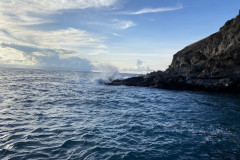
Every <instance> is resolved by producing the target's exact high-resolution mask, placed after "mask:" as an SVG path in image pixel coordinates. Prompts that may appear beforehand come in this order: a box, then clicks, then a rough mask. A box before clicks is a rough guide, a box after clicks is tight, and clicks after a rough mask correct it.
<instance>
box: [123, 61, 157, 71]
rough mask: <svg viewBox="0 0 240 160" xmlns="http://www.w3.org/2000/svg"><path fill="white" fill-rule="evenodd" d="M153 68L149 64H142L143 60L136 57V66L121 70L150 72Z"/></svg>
mask: <svg viewBox="0 0 240 160" xmlns="http://www.w3.org/2000/svg"><path fill="white" fill-rule="evenodd" d="M152 71H153V70H152V69H151V68H150V67H149V66H143V61H142V60H140V59H138V60H137V62H136V67H135V68H123V69H122V70H121V72H128V73H141V74H145V73H150V72H152Z"/></svg>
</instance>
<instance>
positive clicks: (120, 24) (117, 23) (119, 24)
mask: <svg viewBox="0 0 240 160" xmlns="http://www.w3.org/2000/svg"><path fill="white" fill-rule="evenodd" d="M112 22H113V23H114V24H113V25H114V27H115V28H117V29H128V28H130V27H134V26H136V24H135V23H134V22H133V21H130V20H119V19H114V20H112Z"/></svg>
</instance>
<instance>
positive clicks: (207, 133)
mask: <svg viewBox="0 0 240 160" xmlns="http://www.w3.org/2000/svg"><path fill="white" fill-rule="evenodd" d="M101 76H102V75H101V74H99V73H86V72H67V71H44V70H24V69H0V159H16V160H20V159H100V160H102V159H111V160H115V159H126V160H127V159H129V160H134V159H136V160H141V159H163V160H167V159H169V160H174V159H180V160H187V159H201V160H204V159H213V160H215V159H216V160H219V159H233V160H237V159H238V160H239V159H240V96H239V95H233V94H217V93H204V92H188V91H168V90H158V89H151V88H141V87H126V86H105V85H99V84H98V83H96V81H95V80H94V79H97V78H98V77H101Z"/></svg>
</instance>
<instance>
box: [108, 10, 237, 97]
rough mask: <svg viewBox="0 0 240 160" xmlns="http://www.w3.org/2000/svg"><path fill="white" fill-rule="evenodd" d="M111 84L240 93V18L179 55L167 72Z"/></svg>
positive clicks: (175, 57)
mask: <svg viewBox="0 0 240 160" xmlns="http://www.w3.org/2000/svg"><path fill="white" fill-rule="evenodd" d="M109 85H128V86H145V87H155V88H162V89H178V90H205V91H226V92H239V93H240V15H238V16H237V17H236V18H234V19H232V20H229V21H227V22H226V23H225V25H224V26H223V27H222V28H221V29H220V31H219V32H217V33H215V34H213V35H211V36H209V37H207V38H205V39H202V40H200V41H198V42H196V43H194V44H191V45H189V46H187V47H186V48H184V49H183V50H181V51H179V52H177V53H176V54H175V55H174V57H173V60H172V63H171V65H170V66H169V68H168V69H167V70H166V71H164V72H162V71H157V72H152V73H150V74H147V75H146V76H140V77H133V78H129V79H125V80H115V81H113V82H111V83H110V84H109Z"/></svg>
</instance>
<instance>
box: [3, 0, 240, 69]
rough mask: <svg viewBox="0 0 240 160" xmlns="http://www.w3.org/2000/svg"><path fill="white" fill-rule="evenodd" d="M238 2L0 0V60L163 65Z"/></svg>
mask: <svg viewBox="0 0 240 160" xmlns="http://www.w3.org/2000/svg"><path fill="white" fill-rule="evenodd" d="M239 9H240V1H239V0H221V1H220V0H41V1H39V0H21V1H19V0H1V2H0V65H1V66H7V67H9V66H10V67H11V66H12V67H26V68H52V69H55V68H56V69H73V70H84V71H90V70H101V69H104V68H106V67H107V66H115V67H117V68H118V70H119V71H120V72H140V71H142V72H149V71H151V70H164V69H166V68H167V67H168V65H169V64H170V63H171V60H172V56H173V54H175V53H176V52H177V51H179V50H181V49H183V48H184V47H185V46H187V45H189V44H191V43H193V42H195V41H198V40H200V39H202V38H204V37H206V36H209V35H210V34H212V33H215V32H217V31H218V30H219V28H220V27H221V26H222V25H223V24H224V23H225V22H226V21H227V20H229V19H232V18H234V17H235V16H236V15H237V14H238V13H239Z"/></svg>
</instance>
